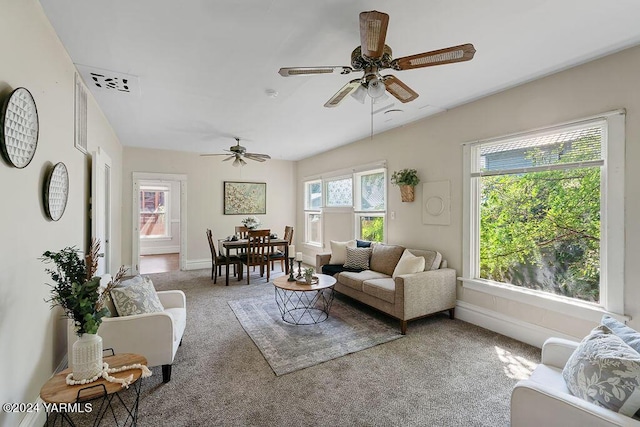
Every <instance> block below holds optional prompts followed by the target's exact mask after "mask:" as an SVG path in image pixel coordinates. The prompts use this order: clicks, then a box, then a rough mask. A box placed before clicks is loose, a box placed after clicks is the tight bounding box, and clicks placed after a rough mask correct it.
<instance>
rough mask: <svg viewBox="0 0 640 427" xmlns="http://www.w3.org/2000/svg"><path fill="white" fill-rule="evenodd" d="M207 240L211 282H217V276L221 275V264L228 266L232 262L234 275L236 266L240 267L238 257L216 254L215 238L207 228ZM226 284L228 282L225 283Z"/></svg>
mask: <svg viewBox="0 0 640 427" xmlns="http://www.w3.org/2000/svg"><path fill="white" fill-rule="evenodd" d="M207 240H208V241H209V249H210V250H211V279H213V283H217V281H218V276H222V266H223V265H224V266H225V267H226V268H229V264H233V275H234V276H235V275H236V266H238V267H240V259H239V258H238V257H237V256H235V255H231V256H227V255H224V254H218V250H217V249H216V245H215V243H214V242H215V240H214V239H213V233H212V232H211V230H210V229H208V228H207ZM227 284H228V283H227Z"/></svg>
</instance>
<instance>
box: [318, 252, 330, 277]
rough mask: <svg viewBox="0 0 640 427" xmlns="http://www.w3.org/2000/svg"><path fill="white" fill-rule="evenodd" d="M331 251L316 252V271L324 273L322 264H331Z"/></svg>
mask: <svg viewBox="0 0 640 427" xmlns="http://www.w3.org/2000/svg"><path fill="white" fill-rule="evenodd" d="M330 260H331V253H330V252H329V253H323V254H316V271H317V272H318V273H322V266H323V265H325V264H329V261H330Z"/></svg>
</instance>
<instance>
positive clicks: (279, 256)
mask: <svg viewBox="0 0 640 427" xmlns="http://www.w3.org/2000/svg"><path fill="white" fill-rule="evenodd" d="M282 238H283V239H284V240H286V241H287V245H290V244H291V242H292V241H293V227H292V226H290V225H287V226H286V227H285V228H284V236H282ZM284 254H285V247H284V245H282V246H278V247H276V249H275V250H274V251H272V252H271V253H270V254H269V259H270V260H271V269H272V270H273V269H274V267H275V263H276V261H280V269H281V270H282V271H283V272H284V271H285V264H284V263H285V262H287V261H288V260H287V259H286V258H285V255H284ZM295 255H296V254H289V256H290V257H294V256H295Z"/></svg>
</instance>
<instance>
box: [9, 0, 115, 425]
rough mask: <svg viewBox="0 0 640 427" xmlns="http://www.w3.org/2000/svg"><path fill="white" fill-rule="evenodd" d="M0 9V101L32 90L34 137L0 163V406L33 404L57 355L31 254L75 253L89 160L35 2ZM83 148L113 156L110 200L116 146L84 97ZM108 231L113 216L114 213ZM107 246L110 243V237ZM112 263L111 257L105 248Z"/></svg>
mask: <svg viewBox="0 0 640 427" xmlns="http://www.w3.org/2000/svg"><path fill="white" fill-rule="evenodd" d="M1 9H2V10H1V13H0V52H1V53H2V59H1V60H0V97H1V98H2V99H5V98H6V96H7V95H8V94H9V93H10V92H11V91H12V90H13V89H15V88H17V87H21V86H22V87H26V88H27V89H29V91H30V92H31V93H32V94H33V97H34V99H35V102H36V106H37V109H38V117H39V123H40V135H39V139H38V147H37V150H36V153H35V156H34V158H33V160H32V162H31V163H30V164H29V165H28V166H27V167H26V168H24V169H16V168H13V167H10V166H9V165H8V164H7V163H6V162H5V161H0V195H2V223H1V225H0V260H1V261H0V265H1V268H0V384H2V385H1V386H0V402H35V400H36V398H37V396H38V394H39V392H40V387H41V386H42V385H43V384H44V383H45V382H46V381H47V380H48V379H49V377H50V376H51V374H52V373H53V372H54V370H55V368H56V367H57V365H58V364H59V363H60V361H61V360H62V359H63V357H64V354H65V353H66V328H65V326H66V323H64V322H63V321H62V320H61V318H60V314H61V313H60V312H59V311H57V310H56V311H51V310H50V309H49V305H48V303H46V302H45V301H44V299H46V298H48V296H49V288H48V287H47V286H46V285H45V283H46V282H49V281H50V279H49V278H48V276H47V275H46V274H45V272H44V265H43V264H42V263H41V262H40V261H39V260H38V258H39V257H40V256H41V255H42V253H43V252H44V251H46V250H59V249H62V248H63V247H66V246H73V245H75V246H77V247H78V248H81V249H85V248H86V243H87V241H88V239H89V234H88V230H89V222H88V219H87V212H88V208H87V206H88V199H89V179H90V162H89V158H88V157H85V155H84V154H82V153H81V152H80V151H78V150H77V149H76V148H74V145H73V141H74V114H73V105H74V71H75V69H74V66H73V64H72V62H71V60H70V59H69V57H68V56H67V53H66V51H65V50H64V48H63V47H62V45H61V43H60V42H59V40H58V38H57V36H56V34H55V32H54V31H53V29H52V27H51V26H50V24H49V22H48V20H47V19H46V17H45V16H44V13H43V12H42V9H41V7H40V4H39V3H38V2H37V1H36V0H3V1H2V6H1ZM89 98H90V99H89V111H88V133H89V149H90V150H95V149H96V147H97V146H98V145H100V146H102V147H103V149H104V150H105V151H106V152H108V153H109V155H110V156H111V158H112V160H113V177H114V181H113V189H114V190H113V191H114V193H113V198H114V199H115V200H119V199H120V197H121V193H120V188H121V182H120V161H121V153H122V150H121V147H120V144H119V142H118V140H117V138H116V137H115V135H114V134H113V132H112V130H111V128H110V126H109V124H108V123H107V121H106V120H105V118H104V117H103V115H102V113H101V112H100V111H99V110H98V108H97V107H96V104H95V102H94V101H93V99H92V98H91V96H89ZM57 162H64V163H65V164H66V166H67V169H68V171H69V177H70V186H69V200H68V203H67V208H66V211H65V213H64V215H63V216H62V218H61V219H60V220H59V221H57V222H53V221H50V220H48V219H47V218H46V217H45V214H44V208H43V202H42V188H43V181H44V177H45V171H46V169H47V168H48V167H49V166H51V165H52V164H55V163H57ZM113 216H114V230H119V229H120V212H119V211H114V212H113ZM113 239H114V243H117V244H118V245H120V236H119V235H118V233H115V234H114V236H113ZM115 258H116V259H114V264H118V263H119V262H120V260H119V256H118V254H115ZM23 415H24V414H7V413H4V412H2V411H0V426H9V425H11V426H14V425H17V424H18V423H19V422H20V419H21V418H22V416H23Z"/></svg>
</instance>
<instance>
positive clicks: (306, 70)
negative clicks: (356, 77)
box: [278, 66, 353, 77]
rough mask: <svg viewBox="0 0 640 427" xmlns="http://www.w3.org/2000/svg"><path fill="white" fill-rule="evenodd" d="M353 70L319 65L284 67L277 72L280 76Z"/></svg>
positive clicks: (349, 71) (340, 72)
mask: <svg viewBox="0 0 640 427" xmlns="http://www.w3.org/2000/svg"><path fill="white" fill-rule="evenodd" d="M352 71H353V68H351V67H346V66H337V67H332V66H321V67H285V68H280V71H278V73H279V74H280V75H281V76H282V77H289V76H308V75H312V74H334V73H339V74H349V73H351V72H352Z"/></svg>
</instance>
